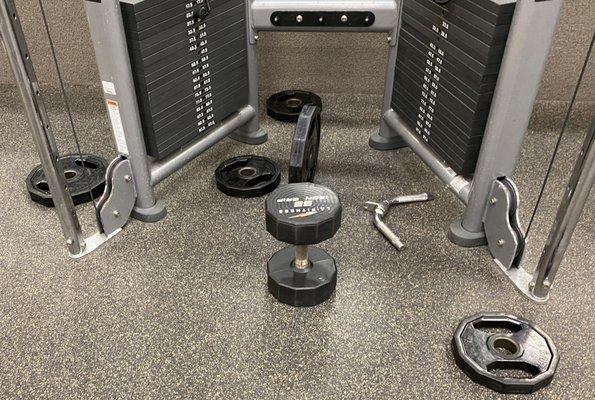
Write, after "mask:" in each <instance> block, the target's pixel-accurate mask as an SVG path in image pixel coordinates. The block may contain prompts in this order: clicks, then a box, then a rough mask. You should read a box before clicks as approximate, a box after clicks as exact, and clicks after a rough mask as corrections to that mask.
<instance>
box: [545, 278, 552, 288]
mask: <svg viewBox="0 0 595 400" xmlns="http://www.w3.org/2000/svg"><path fill="white" fill-rule="evenodd" d="M551 286H552V284H551V282H550V281H547V280H546V281H543V287H544V288H546V289H549V288H550V287H551Z"/></svg>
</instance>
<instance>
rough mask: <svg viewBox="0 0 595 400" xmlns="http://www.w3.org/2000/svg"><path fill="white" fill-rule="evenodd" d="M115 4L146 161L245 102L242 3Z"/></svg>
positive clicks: (132, 0)
mask: <svg viewBox="0 0 595 400" xmlns="http://www.w3.org/2000/svg"><path fill="white" fill-rule="evenodd" d="M120 4H121V9H122V18H123V21H124V29H125V31H126V39H127V43H128V51H129V54H130V59H131V64H132V72H133V75H134V83H135V87H136V95H137V98H138V105H139V109H140V114H141V119H142V124H143V131H144V135H145V143H146V146H147V153H148V154H149V155H150V156H153V157H155V158H157V159H160V158H164V157H166V156H168V155H169V154H171V153H173V152H175V151H176V150H178V149H180V148H181V147H183V146H184V145H186V144H188V143H189V142H192V141H194V140H196V139H197V138H199V137H201V136H204V135H206V134H207V133H209V132H210V131H211V130H213V129H214V128H215V127H216V126H217V125H218V124H219V123H220V122H221V121H222V120H223V119H225V118H226V117H228V116H229V115H231V114H233V113H234V112H235V111H237V110H238V109H239V108H240V107H242V106H244V105H246V104H248V61H247V57H246V47H247V43H246V6H245V2H244V1H243V0H121V1H120Z"/></svg>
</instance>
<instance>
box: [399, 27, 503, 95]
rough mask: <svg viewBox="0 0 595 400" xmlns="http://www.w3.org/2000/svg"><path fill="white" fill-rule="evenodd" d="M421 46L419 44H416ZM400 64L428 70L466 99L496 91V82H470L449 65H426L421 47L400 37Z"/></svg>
mask: <svg viewBox="0 0 595 400" xmlns="http://www.w3.org/2000/svg"><path fill="white" fill-rule="evenodd" d="M418 44H421V43H418ZM398 60H399V61H400V62H406V63H407V64H408V65H411V66H417V68H421V67H423V69H424V70H426V68H427V69H429V70H430V71H433V73H437V74H439V75H440V76H442V77H443V79H446V80H448V81H449V82H450V83H451V84H452V85H453V86H456V87H457V88H458V89H459V90H460V91H461V92H464V93H465V94H466V95H467V96H468V97H470V98H475V97H478V96H481V95H485V94H493V93H494V90H495V89H496V82H495V81H494V82H489V83H482V82H480V81H472V80H470V79H465V77H467V76H468V75H467V74H465V73H464V72H463V71H459V70H456V69H455V68H454V67H452V65H451V64H449V63H447V62H444V63H443V64H442V65H428V53H427V51H425V49H424V48H423V47H421V46H418V48H416V47H414V45H412V44H411V43H409V42H408V41H407V39H406V38H405V37H404V35H402V36H401V37H400V38H399V58H398Z"/></svg>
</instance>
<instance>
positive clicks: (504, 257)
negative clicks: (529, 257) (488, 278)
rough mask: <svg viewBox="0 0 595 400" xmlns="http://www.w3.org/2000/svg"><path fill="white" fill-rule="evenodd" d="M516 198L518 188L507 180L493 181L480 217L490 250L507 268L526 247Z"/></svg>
mask: <svg viewBox="0 0 595 400" xmlns="http://www.w3.org/2000/svg"><path fill="white" fill-rule="evenodd" d="M518 199H519V194H518V189H517V187H516V185H515V184H514V183H513V182H512V181H511V180H510V179H508V178H502V179H498V180H496V181H494V183H493V185H492V191H491V193H490V197H489V201H488V207H487V208H486V214H485V216H484V218H483V224H484V229H485V233H486V239H487V242H488V248H489V250H490V253H491V254H492V257H494V260H495V261H496V262H497V263H498V264H499V265H501V266H503V267H504V268H506V269H509V268H514V267H515V265H516V264H517V263H518V260H519V259H520V258H521V257H522V254H523V250H524V248H525V235H524V233H523V232H522V230H521V228H520V221H519V216H518V206H519V200H518Z"/></svg>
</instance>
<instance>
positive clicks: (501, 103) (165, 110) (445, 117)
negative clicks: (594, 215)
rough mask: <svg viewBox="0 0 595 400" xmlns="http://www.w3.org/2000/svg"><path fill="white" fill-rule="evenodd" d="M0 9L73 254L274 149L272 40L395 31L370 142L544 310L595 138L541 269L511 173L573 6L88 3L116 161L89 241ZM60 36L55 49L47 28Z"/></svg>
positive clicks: (15, 24)
mask: <svg viewBox="0 0 595 400" xmlns="http://www.w3.org/2000/svg"><path fill="white" fill-rule="evenodd" d="M40 5H41V6H42V10H43V5H42V2H41V0H40ZM0 7H1V8H0V21H1V24H0V29H1V30H0V32H1V38H2V42H3V44H4V46H5V47H6V49H7V53H8V58H9V60H10V63H11V67H12V69H13V72H14V74H15V77H16V81H17V84H18V86H19V89H20V93H21V96H22V98H23V101H24V104H25V109H26V113H27V118H28V120H29V123H30V126H31V130H32V133H33V136H34V139H35V143H36V147H37V151H38V153H39V154H40V158H41V161H42V166H43V169H44V171H45V172H46V175H47V177H48V184H49V186H50V190H51V192H52V195H53V197H54V201H55V203H56V210H57V212H58V215H59V218H60V221H61V224H62V230H63V234H64V237H65V238H66V241H67V244H68V249H69V252H70V254H71V256H72V257H81V256H83V255H86V254H88V253H89V252H91V251H93V250H94V249H96V248H97V247H98V246H100V245H101V244H102V243H104V242H105V241H107V240H108V239H109V238H111V237H112V236H113V235H115V234H117V233H118V232H120V231H121V229H122V228H123V227H124V226H125V224H126V223H127V222H128V220H129V218H135V219H138V220H140V221H144V222H155V221H158V220H160V219H162V218H164V217H165V216H166V208H165V203H164V202H163V201H162V200H158V199H156V197H155V194H154V187H155V186H156V185H157V184H159V183H160V182H162V181H163V180H165V179H166V178H168V177H169V176H170V175H171V174H173V173H174V172H176V171H178V170H179V169H181V168H183V167H184V166H185V165H186V164H188V163H189V162H191V161H192V160H194V159H195V158H196V157H197V156H198V155H200V154H202V153H203V152H204V151H206V150H208V149H209V148H210V147H212V146H214V145H215V144H217V143H218V142H219V141H221V140H222V139H224V138H226V137H230V138H232V139H234V140H238V141H241V142H244V143H248V144H253V145H258V144H261V143H264V142H265V141H266V140H267V133H266V132H265V131H264V130H263V129H262V128H261V126H260V121H259V112H258V98H259V93H258V64H257V55H258V50H257V43H258V38H259V33H260V32H262V31H312V32H337V31H345V32H384V33H386V34H387V40H386V42H387V53H388V67H387V71H386V79H385V88H384V101H383V108H382V119H381V121H380V126H379V129H378V132H376V133H374V134H373V135H372V136H371V137H370V146H372V147H373V148H375V149H377V150H394V149H398V148H401V147H404V146H407V147H409V148H410V149H411V150H412V151H413V152H415V153H416V154H417V155H418V156H419V157H420V158H421V159H422V160H423V161H424V162H425V164H426V165H427V166H428V167H429V168H430V169H431V170H432V171H433V172H434V173H435V174H436V176H437V177H438V178H439V179H440V180H442V181H443V182H444V183H445V184H446V185H447V186H448V187H449V189H450V190H451V191H452V192H453V193H454V194H455V195H456V196H457V197H458V198H459V199H460V200H461V202H462V203H463V204H465V212H464V214H463V216H462V218H461V219H460V220H459V221H455V222H453V223H452V224H451V227H450V231H449V234H448V237H449V239H450V240H451V241H452V242H454V243H456V244H458V245H460V246H465V247H470V246H479V245H486V244H487V245H488V247H489V249H490V252H491V253H492V256H493V258H494V260H495V261H496V263H497V264H498V265H499V267H500V268H501V269H502V270H503V271H504V272H505V274H506V275H507V276H509V277H510V279H511V280H512V282H513V283H514V284H515V285H516V286H517V287H518V288H519V290H520V291H521V292H522V293H524V294H525V295H527V296H528V297H529V298H531V299H532V300H535V301H538V302H542V301H545V300H547V297H548V293H549V288H550V287H551V283H552V281H553V277H554V275H555V272H556V270H557V267H558V266H559V264H560V262H561V259H562V256H563V254H564V251H565V249H566V247H567V246H568V241H569V239H570V236H571V234H572V230H573V229H574V227H575V226H576V224H577V222H578V219H579V217H580V214H581V212H582V209H583V207H584V205H585V203H586V200H587V197H588V194H589V191H590V188H591V186H592V185H593V180H594V179H595V178H594V176H593V175H594V174H593V161H594V160H593V158H594V153H595V149H594V148H593V133H592V132H593V129H591V133H590V135H588V136H587V138H586V141H585V145H584V148H583V151H582V152H581V154H580V157H579V160H578V162H577V164H576V167H575V171H574V173H573V177H572V179H571V182H570V186H569V190H568V192H567V195H566V196H565V199H564V203H563V204H562V205H561V208H560V213H559V216H558V218H557V219H556V221H555V223H554V225H553V226H552V232H551V234H550V240H549V241H548V245H547V246H546V249H545V250H544V254H543V256H542V259H541V261H540V262H539V265H538V268H537V269H536V270H535V272H534V273H529V272H527V271H525V269H524V267H523V266H522V259H523V257H522V256H523V249H524V242H525V235H524V233H523V231H522V230H521V228H520V222H519V221H518V217H517V209H518V204H519V196H518V192H517V190H516V186H515V185H514V182H512V180H511V179H510V177H511V175H512V173H513V170H514V167H515V165H516V163H517V161H518V158H519V153H520V149H521V145H522V143H523V140H524V138H525V132H526V130H527V127H528V123H529V118H530V116H531V112H532V109H533V105H534V102H535V98H536V95H537V91H538V87H539V84H540V81H541V76H542V74H543V70H544V66H545V62H546V58H547V56H548V53H549V49H550V45H551V42H552V39H553V36H554V32H555V27H556V24H557V21H558V18H559V15H560V12H561V7H562V0H549V1H541V2H535V1H530V0H519V1H516V2H515V1H513V0H509V1H500V2H493V1H492V0H482V1H479V2H477V3H474V2H470V1H469V0H461V1H460V2H458V1H457V2H455V1H453V2H444V1H435V2H431V1H427V2H422V1H420V0H404V1H394V0H370V1H326V2H318V1H313V0H303V1H294V0H253V1H242V0H170V1H162V0H102V1H95V0H85V11H86V14H87V19H88V24H89V29H90V33H91V38H92V42H93V46H94V49H95V55H96V60H97V65H98V69H99V74H100V80H101V86H102V89H103V94H104V98H105V105H106V109H107V111H108V115H109V120H110V124H111V128H112V133H113V137H114V141H115V144H116V150H117V153H118V156H117V157H115V158H114V159H113V160H112V162H111V164H110V165H109V167H108V169H107V173H106V190H105V192H104V194H103V196H101V198H100V199H98V201H97V202H96V203H95V207H96V210H97V225H98V231H97V232H96V233H95V234H93V235H91V236H90V237H87V238H85V237H84V235H83V233H82V230H81V226H80V224H79V221H78V218H77V214H76V210H75V208H74V204H73V203H72V200H71V198H70V196H69V193H68V191H67V190H68V188H67V186H66V184H65V181H64V171H63V170H62V169H61V167H60V165H59V164H58V163H57V162H56V160H58V152H57V148H56V145H55V142H54V138H53V134H52V131H51V127H50V123H49V120H48V118H47V115H46V113H45V111H44V107H43V101H42V98H41V95H40V92H39V85H38V84H37V79H36V77H35V71H34V69H33V65H32V63H31V60H30V57H29V54H28V50H27V45H26V42H25V38H24V35H23V32H22V29H21V25H20V22H19V19H18V14H17V11H16V8H15V6H14V3H13V0H0ZM43 18H44V21H45V22H46V29H48V27H47V20H46V18H45V14H43ZM474 18H475V19H476V20H477V21H479V20H481V21H484V22H485V21H488V22H487V23H486V25H485V29H483V30H481V29H480V30H478V31H476V32H475V33H474V34H473V35H470V33H469V32H470V31H471V28H470V27H468V26H467V25H465V24H466V23H467V22H466V21H473V20H474ZM486 32H488V33H486ZM528 33H530V34H528ZM48 36H49V38H50V44H51V36H50V32H49V29H48ZM52 48H53V45H52ZM461 48H466V49H468V50H467V51H466V53H464V54H463V53H461V52H460V49H461ZM469 54H471V55H472V56H471V58H469V60H467V62H465V63H461V60H462V59H463V60H464V57H469ZM53 56H54V60H55V54H53ZM519 60H522V62H519ZM457 63H459V64H457ZM460 64H465V65H464V66H463V65H460ZM56 66H57V67H58V65H57V60H56ZM585 67H586V64H585ZM464 68H472V69H473V70H472V71H471V72H465V70H464ZM58 72H59V68H58ZM583 72H584V69H583ZM60 79H61V78H60ZM62 89H63V91H64V88H63V85H62ZM474 96H476V97H474ZM65 99H66V97H65ZM455 107H458V108H456V110H458V111H457V112H456V115H454V114H453V111H452V110H453V109H455ZM474 107H475V108H474ZM73 128H74V126H73ZM73 130H74V129H73ZM75 136H76V135H75ZM461 138H462V139H461Z"/></svg>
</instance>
